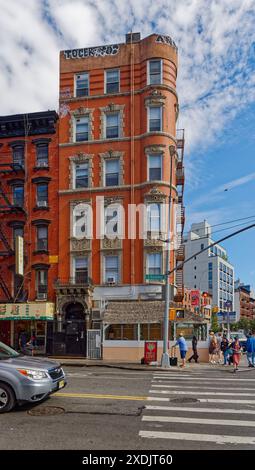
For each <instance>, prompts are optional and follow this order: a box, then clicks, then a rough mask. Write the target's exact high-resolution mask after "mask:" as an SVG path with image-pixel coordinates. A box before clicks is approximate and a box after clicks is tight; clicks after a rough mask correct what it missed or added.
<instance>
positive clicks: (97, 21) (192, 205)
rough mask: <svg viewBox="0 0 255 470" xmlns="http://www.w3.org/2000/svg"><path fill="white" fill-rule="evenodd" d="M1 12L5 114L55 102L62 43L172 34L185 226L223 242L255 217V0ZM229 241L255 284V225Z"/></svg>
mask: <svg viewBox="0 0 255 470" xmlns="http://www.w3.org/2000/svg"><path fill="white" fill-rule="evenodd" d="M0 11H1V16H0V44H1V48H0V90H1V95H0V115H6V114H14V113H23V112H34V111H43V110H47V109H58V79H59V75H58V70H59V65H58V59H59V50H62V49H71V48H76V47H88V46H97V45H102V44H105V43H107V44H112V43H116V42H124V41H125V34H126V33H127V32H129V31H131V30H132V31H139V32H141V36H142V37H145V36H147V35H149V34H151V33H153V32H157V33H161V34H167V35H169V36H171V37H172V38H173V39H174V41H175V43H176V44H177V46H178V54H179V71H178V82H177V85H178V95H179V102H180V116H179V119H178V127H179V128H184V129H185V168H186V183H185V206H186V226H185V231H187V230H188V229H189V228H190V224H191V223H192V222H200V221H202V220H204V219H206V220H207V221H208V222H209V223H211V224H212V225H215V227H213V231H214V238H215V240H216V239H218V238H221V237H223V236H224V235H227V234H229V233H230V232H232V231H235V230H238V229H239V228H242V227H244V226H246V225H248V223H252V222H254V221H255V152H254V143H255V125H254V124H255V119H254V115H255V28H254V24H255V0H232V1H229V0H139V1H138V0H71V1H70V0H9V1H6V0H0ZM252 216H254V217H253V218H252ZM248 217H250V218H249V219H248ZM245 218H246V219H245ZM238 219H243V220H238ZM229 221H235V222H231V223H230V224H226V225H219V224H222V223H225V222H229ZM240 224H243V225H240ZM234 226H235V227H234ZM223 228H224V229H225V228H228V230H224V231H222V229H223ZM219 230H221V231H219ZM224 246H225V248H226V249H227V250H228V254H229V260H230V262H232V263H233V264H234V266H235V270H236V277H239V278H240V279H241V280H242V281H243V282H244V283H246V284H252V285H253V286H254V287H255V229H251V230H249V231H246V232H244V233H243V234H241V235H239V236H237V237H234V238H232V239H230V240H229V241H227V242H225V244H224Z"/></svg>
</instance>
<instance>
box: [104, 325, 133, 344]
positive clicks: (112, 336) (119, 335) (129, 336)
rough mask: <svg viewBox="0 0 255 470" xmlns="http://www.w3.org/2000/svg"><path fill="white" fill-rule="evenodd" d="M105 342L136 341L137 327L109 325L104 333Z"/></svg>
mask: <svg viewBox="0 0 255 470" xmlns="http://www.w3.org/2000/svg"><path fill="white" fill-rule="evenodd" d="M105 339H106V340H115V341H125V340H126V341H137V339H138V325H134V324H131V325H128V324H124V325H109V326H108V327H107V328H106V331H105Z"/></svg>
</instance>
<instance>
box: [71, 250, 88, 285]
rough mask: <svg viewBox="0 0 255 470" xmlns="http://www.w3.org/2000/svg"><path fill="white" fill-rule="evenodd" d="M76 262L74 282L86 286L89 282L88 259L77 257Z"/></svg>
mask: <svg viewBox="0 0 255 470" xmlns="http://www.w3.org/2000/svg"><path fill="white" fill-rule="evenodd" d="M73 262H74V267H73V268H74V279H73V280H74V282H75V283H76V284H86V283H87V282H88V257H87V256H79V257H78V256H77V257H76V258H74V260H73Z"/></svg>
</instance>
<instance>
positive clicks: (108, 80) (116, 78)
mask: <svg viewBox="0 0 255 470" xmlns="http://www.w3.org/2000/svg"><path fill="white" fill-rule="evenodd" d="M119 91H120V71H119V69H112V70H106V71H105V93H119Z"/></svg>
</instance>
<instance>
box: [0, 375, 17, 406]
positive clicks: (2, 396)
mask: <svg viewBox="0 0 255 470" xmlns="http://www.w3.org/2000/svg"><path fill="white" fill-rule="evenodd" d="M15 404H16V397H15V394H14V392H13V390H12V389H11V387H9V385H7V384H5V383H2V382H0V413H6V412H7V411H11V410H12V409H13V408H14V406H15Z"/></svg>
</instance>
